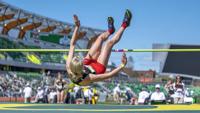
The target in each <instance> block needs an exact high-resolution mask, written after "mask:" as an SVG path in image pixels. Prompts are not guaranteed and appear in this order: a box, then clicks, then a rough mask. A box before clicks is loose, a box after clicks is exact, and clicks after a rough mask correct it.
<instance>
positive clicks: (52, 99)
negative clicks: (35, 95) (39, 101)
mask: <svg viewBox="0 0 200 113" xmlns="http://www.w3.org/2000/svg"><path fill="white" fill-rule="evenodd" d="M56 96H57V92H56V91H55V90H54V89H51V92H50V93H49V103H51V104H52V103H54V102H55V98H56Z"/></svg>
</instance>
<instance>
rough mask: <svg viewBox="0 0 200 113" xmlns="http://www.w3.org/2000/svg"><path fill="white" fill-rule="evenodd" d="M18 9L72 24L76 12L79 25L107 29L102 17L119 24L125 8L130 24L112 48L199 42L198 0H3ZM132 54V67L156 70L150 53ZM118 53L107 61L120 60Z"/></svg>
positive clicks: (199, 16) (155, 64)
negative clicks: (128, 14)
mask: <svg viewBox="0 0 200 113" xmlns="http://www.w3.org/2000/svg"><path fill="white" fill-rule="evenodd" d="M4 1H5V2H7V3H10V4H11V5H14V6H17V7H19V8H22V9H25V10H28V11H31V12H34V13H36V14H40V15H43V16H47V17H50V18H54V19H57V20H61V21H65V22H69V23H72V22H73V19H72V16H73V14H77V15H78V16H79V18H80V20H81V24H82V25H83V26H88V27H94V28H98V29H103V30H105V29H107V24H106V18H107V17H108V16H112V17H113V18H114V19H115V26H116V29H117V28H119V27H120V25H121V22H122V19H123V15H124V12H125V10H126V9H130V10H131V11H132V13H133V21H132V23H131V26H130V27H129V28H127V30H126V31H125V32H124V34H123V37H122V39H121V40H120V42H119V43H118V44H117V45H115V46H114V48H115V49H123V48H128V49H136V48H137V49H146V48H150V49H151V48H152V44H153V43H162V44H169V43H174V44H199V43H200V7H199V6H200V0H4ZM127 56H133V59H134V68H135V69H136V70H148V69H153V70H156V71H158V70H159V62H153V61H152V60H151V57H152V53H127ZM120 57H121V54H120V53H112V56H111V59H110V60H111V61H114V62H116V63H117V64H119V63H120Z"/></svg>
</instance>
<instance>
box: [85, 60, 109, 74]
mask: <svg viewBox="0 0 200 113" xmlns="http://www.w3.org/2000/svg"><path fill="white" fill-rule="evenodd" d="M83 64H84V65H89V66H91V67H92V68H93V69H94V70H95V72H96V74H103V73H105V71H106V67H105V66H104V65H103V64H101V63H99V62H97V60H93V59H87V58H85V59H84V60H83Z"/></svg>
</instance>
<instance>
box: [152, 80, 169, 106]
mask: <svg viewBox="0 0 200 113" xmlns="http://www.w3.org/2000/svg"><path fill="white" fill-rule="evenodd" d="M155 88H156V91H155V92H153V93H152V94H151V98H150V100H151V104H164V103H166V100H165V99H166V98H165V94H164V93H163V92H161V91H160V85H159V84H157V85H156V86H155Z"/></svg>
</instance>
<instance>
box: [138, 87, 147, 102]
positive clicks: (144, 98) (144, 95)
mask: <svg viewBox="0 0 200 113" xmlns="http://www.w3.org/2000/svg"><path fill="white" fill-rule="evenodd" d="M149 96H150V94H149V93H148V92H147V91H146V88H142V91H141V92H140V93H139V97H138V104H148V100H149Z"/></svg>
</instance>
